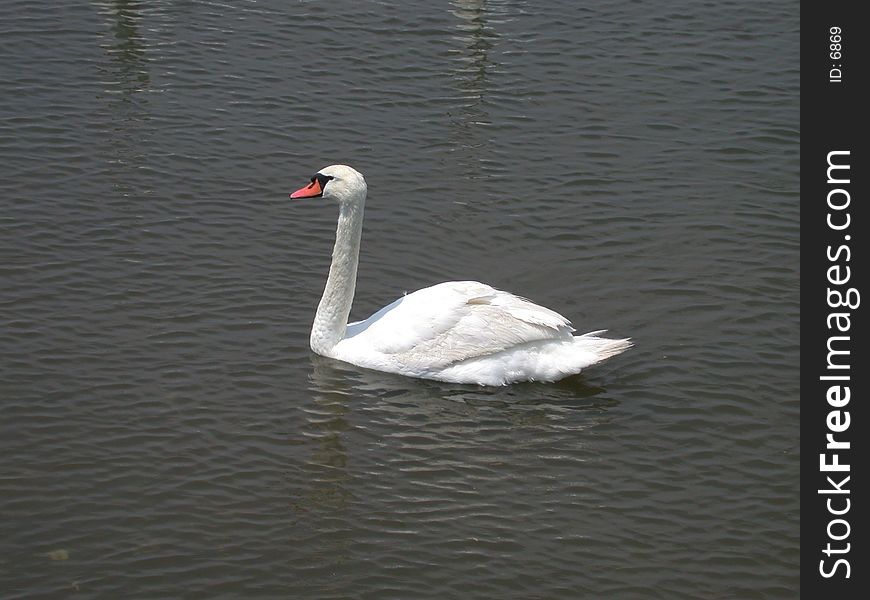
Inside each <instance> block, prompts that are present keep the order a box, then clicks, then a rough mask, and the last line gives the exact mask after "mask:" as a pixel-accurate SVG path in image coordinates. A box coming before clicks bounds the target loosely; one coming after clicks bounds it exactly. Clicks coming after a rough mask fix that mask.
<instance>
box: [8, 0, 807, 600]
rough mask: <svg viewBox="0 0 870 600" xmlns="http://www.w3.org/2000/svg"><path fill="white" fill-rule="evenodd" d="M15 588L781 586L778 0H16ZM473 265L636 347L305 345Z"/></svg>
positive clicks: (788, 555)
mask: <svg viewBox="0 0 870 600" xmlns="http://www.w3.org/2000/svg"><path fill="white" fill-rule="evenodd" d="M0 23H2V35H0V56H2V60H0V164H2V175H0V193H2V198H3V201H2V202H3V210H2V212H0V282H2V285H0V403H2V405H0V406H2V412H0V482H2V484H0V514H2V515H3V518H2V520H0V591H2V596H3V597H4V598H34V597H66V596H67V595H70V594H73V593H75V594H76V597H93V598H96V597H101V598H102V597H120V596H122V595H125V596H130V597H136V598H171V597H185V598H242V597H244V598H346V597H359V598H393V597H395V598H449V597H452V598H459V597H462V598H472V597H474V598H604V597H606V598H667V599H673V598H698V597H704V598H795V597H797V594H798V583H799V579H798V572H797V569H798V562H799V558H798V547H799V537H798V522H799V503H798V497H797V490H798V483H799V478H798V463H799V449H798V415H799V408H798V398H799V387H798V360H799V341H798V330H799V314H800V312H799V304H798V295H799V294H798V292H799V284H798V276H799V252H798V240H799V229H798V216H799V212H798V156H799V131H798V128H797V121H798V116H799V101H798V90H799V73H798V65H799V60H798V38H799V20H798V5H797V3H796V2H771V3H765V4H764V5H758V4H757V3H754V2H748V1H739V2H727V1H723V2H716V3H703V4H698V3H694V2H688V1H670V2H665V3H657V4H653V5H650V4H642V3H635V2H612V3H607V5H606V6H603V5H601V3H591V4H590V5H589V6H582V5H579V3H575V2H571V1H568V0H564V1H560V0H547V1H546V2H543V3H541V2H537V3H532V2H522V1H516V2H507V1H506V2H482V1H476V2H475V1H456V2H452V3H447V2H441V3H422V2H420V3H394V4H390V3H382V2H349V1H336V2H300V3H296V2H294V3H289V2H278V1H263V2H253V1H249V2H241V1H240V2H235V3H218V2H193V1H191V2H180V1H176V2H170V1H163V2H158V1H155V2H122V1H117V2H91V3H82V4H75V3H67V2H64V3H49V2H45V1H37V2H34V1H28V2H24V1H13V0H7V1H6V2H4V3H3V4H2V5H0ZM336 162H346V163H348V164H351V165H353V166H355V167H356V168H357V169H359V170H360V171H362V172H363V173H365V175H366V178H367V180H368V184H369V201H368V205H367V214H366V225H365V232H364V238H363V248H362V254H361V268H360V277H359V283H358V286H357V300H356V303H355V306H354V311H353V313H352V317H353V318H364V317H366V316H368V314H370V313H371V312H373V311H374V310H376V309H377V308H379V307H380V306H382V305H384V304H386V303H388V302H390V301H391V300H393V299H394V298H395V297H396V296H398V295H399V294H401V293H402V292H403V291H406V290H407V291H411V290H414V289H417V288H419V287H423V286H426V285H430V284H432V283H437V282H439V281H443V280H451V279H454V280H459V279H480V280H483V281H485V282H487V283H490V284H492V285H494V286H496V287H499V288H503V289H507V290H510V291H513V292H515V293H518V294H521V295H523V296H526V297H529V298H532V299H533V300H535V301H537V302H540V303H542V304H544V305H546V306H549V307H551V308H553V309H555V310H557V311H559V312H561V313H563V314H565V315H566V316H568V317H569V318H571V319H572V320H573V321H574V323H575V325H576V326H577V328H578V329H579V330H580V331H581V332H582V331H589V330H593V329H601V328H609V329H610V330H611V333H612V334H613V335H614V336H631V337H632V338H634V340H635V341H636V344H637V346H636V348H634V349H633V350H631V351H629V352H628V353H626V354H624V355H621V356H619V357H616V358H614V359H611V360H610V361H608V362H606V363H604V364H603V365H600V366H598V367H595V368H593V369H590V370H588V371H587V372H585V373H584V374H582V375H581V376H579V377H575V378H571V379H568V380H566V381H563V382H560V383H558V384H553V385H542V384H522V385H516V386H511V387H507V388H498V389H493V388H478V387H475V386H460V385H447V384H441V383H437V382H426V381H419V380H411V379H405V378H401V377H398V376H392V375H387V374H380V373H374V372H368V371H363V370H360V369H356V368H354V367H349V366H343V365H341V364H336V363H334V362H331V361H328V360H322V359H318V358H317V357H314V356H312V355H311V354H310V352H309V350H308V348H307V338H308V329H309V326H310V323H311V319H312V317H313V313H314V310H315V307H316V304H317V301H318V299H319V294H320V292H321V290H322V286H323V283H324V281H325V276H326V271H327V268H328V263H329V258H330V251H331V246H332V235H333V228H334V220H335V217H336V212H335V209H334V207H332V206H328V205H325V204H323V203H322V201H317V200H311V201H291V200H289V199H288V198H287V193H288V192H290V191H292V190H294V189H296V188H297V187H299V186H300V185H302V184H304V183H305V182H306V181H307V178H308V177H310V175H311V174H312V173H314V172H315V171H316V170H317V169H319V168H321V167H323V166H325V165H328V164H331V163H336Z"/></svg>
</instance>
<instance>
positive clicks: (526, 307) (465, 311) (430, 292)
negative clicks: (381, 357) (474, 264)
mask: <svg viewBox="0 0 870 600" xmlns="http://www.w3.org/2000/svg"><path fill="white" fill-rule="evenodd" d="M572 331H574V330H573V328H572V327H571V323H570V322H569V321H568V319H566V318H565V317H563V316H562V315H560V314H559V313H557V312H554V311H552V310H550V309H548V308H544V307H543V306H539V305H537V304H535V303H533V302H531V301H529V300H526V299H525V298H520V297H519V296H515V295H513V294H509V293H507V292H502V291H500V290H496V289H495V288H492V287H490V286H488V285H484V284H482V283H477V282H474V281H451V282H447V283H442V284H439V285H435V286H432V287H429V288H424V289H422V290H418V291H416V292H414V293H413V294H408V295H407V296H404V297H402V298H399V299H398V300H397V301H395V302H393V303H392V304H390V305H389V306H386V307H384V308H383V309H381V310H380V311H378V312H377V313H375V314H374V315H372V316H371V317H370V318H368V319H366V320H365V321H361V322H359V323H354V324H352V325H350V326H349V327H348V336H349V337H354V338H358V339H357V340H355V341H358V342H364V343H365V345H366V346H368V347H369V348H371V349H372V350H374V351H376V352H380V353H383V354H388V355H402V361H403V362H404V363H406V364H413V363H415V362H418V361H419V362H420V363H421V364H426V365H427V366H428V367H430V368H431V367H435V368H439V367H443V366H446V365H449V364H452V363H455V362H459V361H462V360H466V359H468V358H473V357H479V356H485V355H488V354H494V353H496V352H501V351H502V350H506V349H508V348H511V347H513V346H517V345H519V344H524V343H527V342H533V341H539V340H549V339H570V337H571V332H572Z"/></svg>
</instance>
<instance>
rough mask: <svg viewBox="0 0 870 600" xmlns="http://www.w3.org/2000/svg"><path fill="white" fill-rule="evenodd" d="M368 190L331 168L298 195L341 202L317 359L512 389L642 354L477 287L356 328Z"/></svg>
mask: <svg viewBox="0 0 870 600" xmlns="http://www.w3.org/2000/svg"><path fill="white" fill-rule="evenodd" d="M367 189H368V188H367V186H366V181H365V179H364V178H363V176H362V174H361V173H359V172H358V171H356V170H355V169H353V168H351V167H348V166H347V165H331V166H329V167H326V168H324V169H321V170H320V171H318V172H317V173H316V174H315V175H314V176H312V177H311V180H310V183H309V184H308V185H306V186H305V187H303V188H300V189H298V190H296V191H295V192H293V193H292V194H290V197H291V198H319V197H323V198H325V199H327V200H333V201H335V202H337V203H338V227H337V229H336V234H335V247H334V249H333V252H332V264H331V265H330V267H329V276H328V278H327V280H326V287H325V288H324V290H323V297H322V298H321V299H320V304H319V305H318V306H317V313H316V314H315V317H314V324H313V325H312V327H311V338H310V345H311V350H313V351H314V352H315V353H317V354H320V355H322V356H326V357H329V358H333V359H337V360H340V361H344V362H347V363H351V364H354V365H357V366H359V367H364V368H368V369H375V370H378V371H386V372H389V373H398V374H400V375H406V376H409V377H418V378H424V379H435V380H440V381H447V382H453V383H472V384H479V385H507V384H510V383H515V382H519V381H544V382H552V381H556V380H559V379H562V378H563V377H566V376H568V375H573V374H576V373H579V372H580V370H581V369H584V368H586V367H588V366H590V365H594V364H596V363H599V362H601V361H603V360H604V359H606V358H610V357H611V356H614V355H616V354H619V353H620V352H623V351H625V350H627V349H628V348H630V347H631V346H632V342H631V341H630V340H629V339H609V338H603V337H600V335H599V334H601V333H603V330H602V331H592V332H590V333H586V334H584V335H579V336H575V335H573V332H574V328H573V327H571V323H570V322H569V321H568V319H566V318H565V317H563V316H562V315H560V314H559V313H557V312H554V311H552V310H550V309H548V308H544V307H543V306H538V305H537V304H534V303H533V302H531V301H529V300H527V299H525V298H521V297H519V296H515V295H513V294H510V293H508V292H503V291H501V290H497V289H495V288H493V287H490V286H488V285H486V284H483V283H478V282H476V281H448V282H445V283H439V284H437V285H433V286H431V287H427V288H424V289H421V290H417V291H416V292H413V293H411V294H406V295H404V296H402V297H401V298H399V299H398V300H396V301H395V302H393V303H392V304H389V305H387V306H385V307H384V308H382V309H380V310H379V311H377V312H376V313H375V314H373V315H372V316H370V317H369V318H368V319H366V320H364V321H358V322H355V323H348V322H347V318H348V315H349V314H350V309H351V304H352V303H353V296H354V290H355V288H356V274H357V265H358V263H359V249H360V238H361V236H362V225H363V212H364V208H365V200H366V192H367Z"/></svg>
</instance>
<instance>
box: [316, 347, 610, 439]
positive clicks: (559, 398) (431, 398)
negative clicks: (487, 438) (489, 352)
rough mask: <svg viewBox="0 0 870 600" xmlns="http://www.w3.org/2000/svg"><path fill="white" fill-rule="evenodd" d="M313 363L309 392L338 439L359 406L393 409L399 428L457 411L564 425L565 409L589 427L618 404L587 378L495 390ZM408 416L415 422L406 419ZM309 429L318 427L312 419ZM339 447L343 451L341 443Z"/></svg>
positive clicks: (329, 362) (318, 361) (318, 360)
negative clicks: (327, 416) (325, 411)
mask: <svg viewBox="0 0 870 600" xmlns="http://www.w3.org/2000/svg"><path fill="white" fill-rule="evenodd" d="M311 361H312V370H311V373H310V376H309V382H310V387H309V390H310V391H311V392H312V399H313V402H314V403H315V404H316V405H317V406H320V407H322V408H321V410H323V408H325V407H330V408H329V414H332V415H334V417H335V419H334V420H333V421H331V422H330V423H331V424H330V425H329V431H330V432H332V433H333V434H335V435H336V436H337V435H338V434H340V433H341V432H343V431H345V430H347V428H348V427H347V423H346V422H345V421H344V419H343V417H344V416H345V415H346V414H348V413H349V412H350V411H353V410H354V408H355V406H359V407H363V406H364V407H366V408H367V409H371V412H372V413H373V414H375V415H376V414H377V413H378V411H381V412H384V411H388V412H390V415H391V416H390V422H391V423H392V424H393V425H395V426H399V427H416V426H417V425H416V424H417V423H418V422H419V420H418V419H417V417H419V416H420V415H421V414H422V415H425V416H426V418H427V421H428V422H430V423H432V424H434V425H437V424H439V423H440V422H443V421H447V420H452V419H453V418H454V417H455V416H456V414H457V413H462V414H463V415H466V416H468V415H475V414H481V413H482V412H486V413H488V415H489V416H493V415H494V416H502V417H505V418H507V419H508V421H509V422H510V423H512V424H522V423H524V422H539V423H547V422H554V423H555V422H559V423H560V425H561V426H564V420H565V417H566V412H565V411H571V412H576V413H577V414H578V415H581V416H582V417H583V418H581V419H578V421H577V423H575V425H576V426H577V427H578V428H586V427H589V426H592V425H596V424H599V423H601V422H604V421H605V420H606V419H607V415H606V412H607V409H608V408H611V407H613V406H615V405H616V401H615V400H612V399H609V398H606V397H604V396H602V393H603V392H605V389H604V388H602V387H599V386H596V385H594V384H590V383H588V382H587V381H586V380H585V378H584V377H583V375H579V376H574V377H569V378H567V379H563V380H562V381H560V382H558V383H553V384H541V383H518V384H514V385H510V386H505V387H490V386H476V385H467V384H453V383H445V382H441V381H432V380H427V379H413V378H409V377H403V376H401V375H394V374H392V373H382V372H380V371H372V370H369V369H363V368H360V367H356V366H354V365H350V364H347V363H343V362H340V361H336V360H333V359H329V358H324V357H322V356H317V355H312V356H311ZM402 409H405V410H404V411H403V410H402ZM578 411H579V412H578ZM403 414H407V415H409V416H410V415H414V418H408V419H403V418H402V415H403ZM309 425H316V424H315V423H313V422H312V420H309ZM316 426H318V427H322V425H316ZM469 433H471V432H469ZM336 447H339V448H340V447H341V445H340V443H336Z"/></svg>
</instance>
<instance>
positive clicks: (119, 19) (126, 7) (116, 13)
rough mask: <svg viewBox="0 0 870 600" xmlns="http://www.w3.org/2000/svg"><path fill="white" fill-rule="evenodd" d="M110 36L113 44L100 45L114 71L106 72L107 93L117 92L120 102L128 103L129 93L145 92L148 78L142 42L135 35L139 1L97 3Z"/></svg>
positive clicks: (117, 0)
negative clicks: (108, 73) (108, 76)
mask: <svg viewBox="0 0 870 600" xmlns="http://www.w3.org/2000/svg"><path fill="white" fill-rule="evenodd" d="M98 6H101V7H102V11H101V13H100V14H102V15H104V16H105V18H106V21H107V23H108V25H109V27H110V29H111V31H112V34H113V38H114V39H113V43H111V44H103V46H102V47H103V48H104V49H105V50H106V52H107V53H108V54H109V56H110V57H111V59H112V64H113V65H114V66H115V67H116V69H115V70H114V71H113V72H112V73H110V76H111V79H110V81H108V82H107V83H108V84H109V87H108V88H107V89H106V91H107V92H109V93H112V92H115V93H120V94H121V101H122V102H130V101H131V99H132V96H133V94H135V93H136V92H141V91H143V90H145V89H146V88H147V87H148V86H149V85H150V83H151V75H150V73H149V71H148V68H147V60H146V58H145V49H144V43H145V40H144V38H143V37H142V35H141V34H140V32H139V23H140V21H141V20H142V15H141V10H142V8H143V3H142V2H136V1H131V0H113V1H112V2H109V3H103V4H99V5H98Z"/></svg>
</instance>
